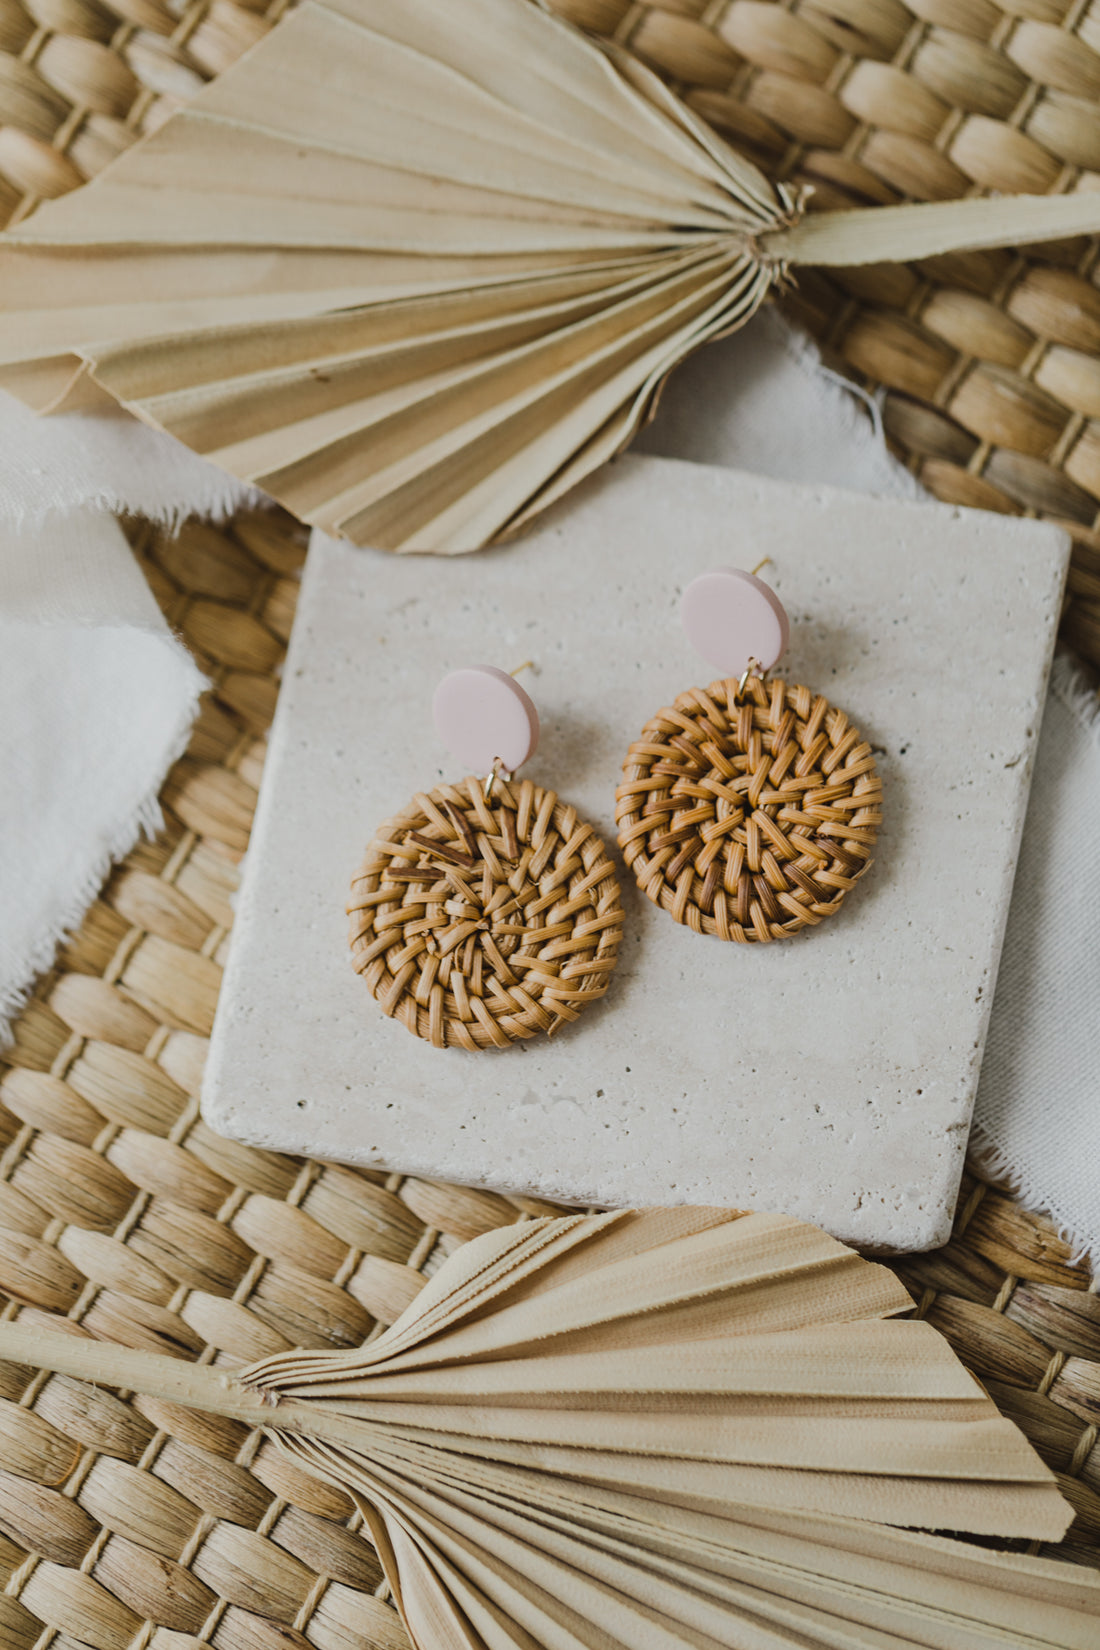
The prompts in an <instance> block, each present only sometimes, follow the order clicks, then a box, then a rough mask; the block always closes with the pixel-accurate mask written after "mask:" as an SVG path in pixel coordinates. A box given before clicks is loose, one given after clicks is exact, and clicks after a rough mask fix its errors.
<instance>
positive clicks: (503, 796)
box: [348, 777, 623, 1049]
mask: <svg viewBox="0 0 1100 1650" xmlns="http://www.w3.org/2000/svg"><path fill="white" fill-rule="evenodd" d="M486 791H489V792H490V794H489V795H488V796H486ZM348 915H349V916H350V918H351V933H350V936H349V939H350V944H351V954H352V962H353V964H354V966H355V969H356V971H357V973H359V974H361V975H362V977H363V979H364V981H365V982H366V984H367V986H368V987H369V989H370V991H371V994H372V996H374V997H375V998H377V1000H378V1004H379V1007H380V1008H381V1009H382V1010H383V1012H384V1013H386V1014H390V1015H392V1016H393V1017H394V1018H395V1019H398V1020H400V1021H401V1022H402V1024H403V1025H405V1026H406V1027H407V1028H408V1030H409V1031H411V1032H414V1033H415V1035H416V1036H418V1037H424V1038H426V1039H427V1040H428V1041H429V1042H430V1043H432V1044H433V1045H434V1046H435V1047H436V1048H467V1049H479V1048H507V1047H508V1045H509V1044H510V1043H515V1042H519V1041H520V1040H521V1039H523V1038H525V1037H534V1036H536V1035H537V1034H538V1033H539V1032H545V1033H546V1035H547V1036H552V1035H553V1033H554V1032H555V1031H557V1030H558V1029H559V1028H560V1027H561V1026H563V1025H566V1024H568V1023H569V1022H570V1021H571V1020H575V1019H576V1018H577V1016H578V1014H580V1012H581V1010H582V1009H583V1008H584V1007H585V1006H586V1004H588V1003H591V1002H594V1001H595V1000H596V999H597V998H598V997H602V996H603V994H604V992H605V991H606V990H607V987H608V983H609V980H610V977H611V971H612V969H613V968H614V967H615V961H616V958H617V956H618V951H619V941H620V940H621V939H622V933H623V927H622V924H623V909H622V905H621V903H620V899H619V884H618V879H617V878H616V875H615V867H614V865H613V864H612V862H611V860H610V859H609V858H608V854H607V849H606V848H605V847H604V845H603V843H602V842H601V840H600V838H599V836H598V835H597V834H596V832H595V831H594V830H593V829H592V827H591V825H586V824H585V822H584V820H582V819H579V818H578V816H577V811H576V809H575V808H570V807H569V806H568V805H567V804H565V803H563V802H559V801H558V799H557V797H556V796H555V794H554V792H553V791H547V790H543V789H542V787H541V786H538V785H533V784H532V783H531V781H530V780H529V779H524V780H521V781H508V780H506V779H503V778H500V779H498V780H496V781H495V782H493V783H492V785H490V784H489V783H487V782H486V781H485V780H482V779H478V778H476V777H471V778H469V779H467V780H466V781H465V782H464V783H463V784H462V785H446V786H442V787H440V789H438V790H435V791H431V792H429V793H428V794H427V795H424V796H417V797H416V798H415V799H414V801H413V802H412V803H411V804H410V806H409V807H408V809H406V811H405V812H404V813H403V814H400V815H398V816H397V818H395V819H389V820H386V821H385V823H384V824H383V825H381V826H380V827H379V830H378V835H377V836H376V837H375V839H374V841H373V842H372V843H371V844H370V847H369V848H368V849H367V855H366V858H365V859H364V861H363V864H362V866H361V867H360V869H359V871H358V873H357V874H356V876H355V878H354V879H353V881H352V885H351V900H350V902H349V904H348Z"/></svg>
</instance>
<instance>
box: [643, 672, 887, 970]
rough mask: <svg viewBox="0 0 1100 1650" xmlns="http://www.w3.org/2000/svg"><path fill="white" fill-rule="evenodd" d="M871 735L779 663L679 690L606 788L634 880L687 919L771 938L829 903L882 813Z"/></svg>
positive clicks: (852, 877)
mask: <svg viewBox="0 0 1100 1650" xmlns="http://www.w3.org/2000/svg"><path fill="white" fill-rule="evenodd" d="M881 804H882V783H881V781H880V779H879V776H878V770H877V769H876V767H875V759H874V757H873V756H872V755H871V747H870V745H869V744H867V742H866V741H865V740H864V739H863V738H862V736H861V735H860V733H859V731H858V729H856V728H854V727H852V725H851V724H850V722H849V721H848V718H847V716H845V714H844V712H843V711H842V710H837V709H835V708H834V707H833V706H832V705H830V704H829V702H828V700H827V699H825V698H823V697H822V696H821V694H819V693H814V692H813V691H812V690H811V689H810V688H808V687H795V686H792V685H791V684H790V683H787V682H784V681H782V680H781V679H780V678H778V677H776V679H775V680H774V681H771V682H767V681H762V680H761V679H760V677H759V676H750V677H748V679H747V680H746V681H745V684H744V687H743V688H742V687H741V685H740V683H739V682H738V681H737V679H736V678H734V679H732V680H730V681H721V680H719V681H717V682H712V683H711V684H710V686H709V687H708V688H691V689H689V690H688V691H687V692H686V693H681V694H680V696H679V698H678V699H676V700H675V701H674V702H673V703H672V704H671V705H669V706H667V707H666V709H664V710H661V711H658V712H657V715H656V716H654V717H652V718H651V720H650V721H648V722H647V723H646V725H645V727H644V728H643V729H642V736H641V738H640V739H638V740H635V742H634V744H633V745H631V747H630V750H629V751H628V753H627V757H626V761H625V762H624V764H623V780H622V784H621V785H620V786H619V788H618V790H617V791H616V793H615V819H616V822H617V824H618V826H619V846H620V847H621V848H622V851H623V857H624V858H625V860H626V863H627V864H628V865H629V867H630V869H631V870H632V871H633V872H634V875H635V877H636V878H637V879H638V886H639V887H640V888H641V889H642V891H643V893H644V894H645V895H646V896H647V897H648V898H649V899H651V900H652V901H653V903H654V904H655V905H660V906H662V907H663V909H664V910H666V911H667V912H668V913H669V915H670V916H672V917H674V918H675V920H676V921H677V922H682V923H685V924H686V925H687V926H688V927H689V928H691V929H694V931H695V932H696V933H704V934H714V935H716V936H717V937H718V938H719V939H721V940H737V941H738V942H739V943H741V944H746V943H750V942H754V941H763V942H765V943H766V942H767V941H769V940H781V939H786V938H788V937H789V936H790V935H791V934H797V933H798V932H799V931H800V929H803V928H807V927H813V926H815V925H816V924H817V923H819V922H821V921H823V920H824V918H825V917H829V916H832V914H833V912H834V911H836V910H838V909H839V907H840V904H841V901H842V900H843V898H844V896H845V894H847V893H848V891H849V890H850V889H851V888H852V887H853V885H854V884H855V883H856V882H857V881H858V879H859V878H860V877H861V876H862V875H863V873H864V872H865V871H867V870H869V869H870V865H871V850H872V848H873V847H874V845H875V838H876V836H877V835H878V827H879V825H880V824H881V823H882V811H881Z"/></svg>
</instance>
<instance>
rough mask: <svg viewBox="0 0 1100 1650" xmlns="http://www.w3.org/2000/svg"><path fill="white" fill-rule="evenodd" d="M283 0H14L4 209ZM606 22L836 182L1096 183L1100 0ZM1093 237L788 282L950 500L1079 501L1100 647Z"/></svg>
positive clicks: (648, 8)
mask: <svg viewBox="0 0 1100 1650" xmlns="http://www.w3.org/2000/svg"><path fill="white" fill-rule="evenodd" d="M288 3H291V0H270V3H269V4H266V5H265V4H263V0H191V3H190V4H188V3H187V0H0V222H4V221H6V220H8V219H9V218H13V217H14V218H18V217H21V216H23V215H25V214H26V212H28V211H29V210H31V208H32V207H33V206H34V204H35V202H36V201H37V200H38V199H40V198H42V197H48V196H52V195H58V194H64V193H65V192H66V191H67V190H69V189H71V188H74V187H76V186H77V185H78V184H80V183H82V182H83V181H85V180H86V179H87V178H89V177H91V176H92V175H94V174H95V173H96V172H98V171H100V170H101V169H102V167H103V166H104V165H106V164H107V162H108V161H109V160H110V159H111V158H112V157H113V156H114V155H115V154H117V153H118V152H119V151H120V150H121V149H122V148H125V147H126V146H127V145H128V144H129V143H131V142H133V141H134V139H135V138H136V137H138V136H140V135H141V134H142V133H144V132H147V131H149V130H151V129H153V128H154V127H155V126H156V125H157V124H158V123H159V122H160V121H162V120H163V119H165V118H166V117H167V115H168V114H170V113H171V112H172V110H173V109H174V108H176V107H178V106H179V104H180V103H181V102H184V101H186V100H187V99H188V98H189V97H191V96H192V95H193V94H194V93H195V92H196V91H197V90H198V89H199V87H200V86H201V85H202V84H203V83H204V82H205V81H206V80H207V79H208V78H210V77H211V76H213V75H216V74H217V73H219V72H220V71H221V70H222V69H223V68H225V67H227V66H228V65H229V63H231V62H232V61H234V60H235V59H236V58H237V57H238V56H239V55H240V54H241V52H242V51H244V50H245V49H246V48H247V47H248V46H249V45H251V44H252V43H253V42H254V41H255V40H256V39H258V38H259V37H260V36H261V35H262V34H263V33H264V32H265V31H266V30H267V29H268V28H269V27H270V26H271V24H272V23H273V22H274V21H275V20H276V19H277V18H278V16H279V15H280V14H281V12H282V11H283V10H284V9H285V8H286V5H287V4H288ZM547 3H548V4H551V5H552V6H553V8H554V9H555V10H557V11H559V12H561V13H562V14H563V15H565V16H567V17H569V18H571V19H572V20H573V21H575V22H577V23H579V24H581V25H582V26H584V27H587V28H589V29H592V30H593V31H595V32H597V33H601V34H606V35H613V36H614V37H615V38H616V39H617V40H618V41H619V42H620V43H622V44H624V45H626V46H627V47H628V48H629V49H630V50H632V51H634V52H636V53H637V54H638V56H639V57H641V58H643V59H644V60H645V61H646V62H647V63H649V64H650V65H651V66H653V67H655V68H657V69H658V70H659V71H660V72H661V73H663V74H664V75H666V76H667V77H668V78H669V79H670V80H671V81H672V82H673V83H674V84H675V85H676V87H677V89H678V90H679V91H681V92H682V93H683V94H684V95H685V96H686V97H687V99H688V101H689V102H690V103H691V104H692V106H693V107H694V108H695V109H697V110H698V111H699V112H700V113H701V114H703V115H704V116H705V117H706V118H707V119H709V120H710V121H711V122H712V123H713V124H714V125H715V126H716V127H717V128H718V129H719V130H720V131H722V132H723V133H724V134H725V135H726V136H728V137H729V138H730V139H731V140H732V141H733V142H735V143H736V144H737V145H738V146H739V147H740V148H741V149H742V150H744V152H745V153H746V154H747V155H748V156H749V157H750V158H751V159H753V160H755V161H757V162H758V164H760V165H761V166H762V167H763V168H764V169H765V170H766V171H767V172H768V173H769V174H770V175H771V176H773V177H776V178H781V179H784V180H787V181H791V182H794V183H803V184H811V185H812V186H813V188H814V191H815V195H814V202H815V203H816V204H818V205H822V206H834V205H835V206H841V205H853V204H854V205H863V204H868V203H875V202H880V203H885V202H893V201H897V200H899V199H903V198H905V199H916V200H938V199H947V198H950V197H954V196H958V195H963V194H967V193H974V192H980V191H983V190H1006V191H1007V190H1030V191H1036V192H1044V191H1060V190H1066V189H1071V188H1074V187H1081V188H1096V187H1098V186H1100V122H1098V121H1097V119H1096V101H1097V96H1098V94H1100V0H830V3H828V4H826V3H825V0H657V3H651V0H547ZM1096 269H1097V244H1096V242H1094V241H1084V240H1079V241H1072V242H1062V243H1058V244H1054V245H1048V246H1045V247H1041V248H1037V249H1035V251H1034V252H1033V253H1032V252H1028V253H1026V254H1019V253H1014V252H1007V251H1005V252H982V253H976V254H971V255H967V256H961V255H953V256H950V257H943V258H936V259H930V260H927V261H926V262H924V263H922V264H920V265H914V266H902V265H890V266H879V267H875V268H868V269H859V270H852V271H847V272H842V273H839V274H836V275H833V276H832V277H830V278H829V279H826V278H825V277H823V276H819V275H817V274H815V273H807V274H805V275H803V276H801V277H800V284H799V287H798V290H797V291H795V292H793V293H792V294H790V295H789V296H788V298H787V300H786V302H787V304H788V306H789V308H790V309H791V310H792V312H793V313H794V314H795V315H796V316H798V317H799V318H800V319H802V320H803V321H804V322H805V323H806V324H807V325H808V326H809V327H810V329H811V331H813V332H814V333H815V334H816V336H817V337H818V338H819V339H821V340H822V341H823V343H824V345H825V346H826V348H827V350H828V351H829V353H830V354H831V355H833V356H835V357H836V358H837V359H838V361H839V362H840V363H841V364H842V365H843V366H844V367H845V369H846V370H848V371H849V372H851V373H854V374H856V375H857V376H859V377H861V378H862V379H863V380H864V381H865V382H866V383H867V384H869V385H870V386H872V387H874V386H879V387H882V388H883V389H884V390H885V391H886V399H885V406H884V418H885V424H886V428H887V431H888V433H889V435H890V436H891V438H892V440H893V441H894V442H895V443H896V444H897V445H898V447H899V449H900V450H901V451H902V452H903V453H904V454H905V455H906V456H907V457H908V459H909V460H910V462H911V464H912V467H913V468H914V470H915V471H916V472H917V473H918V474H919V476H920V478H921V479H922V481H923V482H924V483H925V484H926V485H927V486H928V487H929V488H930V490H931V491H932V492H933V493H935V494H937V495H938V496H939V497H941V498H944V499H947V500H949V501H951V502H956V503H962V504H972V505H978V506H981V507H983V508H987V509H993V510H1001V511H1007V512H1018V511H1021V510H1025V511H1032V512H1035V513H1037V514H1040V515H1043V516H1047V517H1050V518H1052V519H1055V520H1060V521H1064V522H1065V523H1066V524H1067V525H1068V526H1069V527H1070V528H1071V530H1072V531H1073V532H1074V535H1075V539H1076V543H1077V553H1076V556H1075V559H1074V564H1073V568H1072V571H1071V575H1070V596H1071V605H1070V611H1069V614H1068V617H1067V625H1066V636H1067V639H1068V640H1069V641H1071V643H1072V644H1073V645H1074V646H1075V647H1076V648H1077V650H1078V651H1079V652H1081V653H1083V654H1084V655H1085V656H1087V657H1088V658H1090V659H1091V660H1092V661H1093V662H1094V663H1096V664H1100V289H1098V287H1097V284H1096Z"/></svg>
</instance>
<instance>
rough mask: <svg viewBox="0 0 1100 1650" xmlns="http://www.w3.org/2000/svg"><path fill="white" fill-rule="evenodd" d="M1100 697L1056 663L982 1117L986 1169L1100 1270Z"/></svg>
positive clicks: (980, 1150) (980, 1142)
mask: <svg viewBox="0 0 1100 1650" xmlns="http://www.w3.org/2000/svg"><path fill="white" fill-rule="evenodd" d="M1098 821H1100V698H1098V697H1097V695H1096V693H1095V692H1094V691H1093V690H1092V689H1091V688H1090V687H1089V686H1088V684H1087V683H1086V682H1085V680H1084V677H1083V676H1082V674H1081V672H1080V670H1078V669H1077V668H1076V666H1075V665H1074V662H1073V661H1072V660H1071V659H1070V658H1068V657H1067V656H1066V655H1064V654H1063V655H1060V656H1059V657H1058V658H1057V659H1056V660H1055V662H1054V670H1053V673H1052V675H1051V679H1050V694H1049V696H1048V698H1047V706H1046V711H1045V713H1044V716H1043V731H1042V735H1041V737H1040V740H1039V749H1038V754H1037V756H1036V760H1035V775H1034V778H1033V780H1032V787H1031V801H1030V805H1029V807H1028V813H1027V821H1026V823H1025V826H1024V836H1023V843H1022V846H1021V848H1020V859H1019V864H1018V865H1017V868H1016V883H1015V887H1014V889H1013V895H1012V908H1011V911H1010V912H1009V918H1008V931H1007V933H1006V935H1005V943H1004V951H1003V954H1002V957H1001V971H1000V973H999V975H998V976H997V990H996V995H995V996H994V999H993V1012H992V1015H991V1017H990V1022H989V1037H988V1040H987V1042H986V1048H985V1060H984V1062H983V1064H982V1075H981V1083H980V1085H979V1088H978V1101H977V1106H976V1109H975V1114H974V1134H973V1143H974V1146H975V1148H976V1151H977V1155H978V1158H979V1161H982V1162H984V1163H985V1164H986V1165H987V1166H988V1167H989V1169H990V1170H991V1171H992V1172H993V1173H995V1174H997V1175H1004V1176H1007V1177H1008V1178H1009V1179H1010V1180H1011V1181H1012V1182H1013V1184H1014V1185H1015V1186H1017V1187H1018V1189H1019V1193H1020V1196H1021V1197H1022V1199H1023V1200H1024V1202H1025V1203H1027V1204H1029V1205H1030V1206H1031V1207H1032V1208H1038V1209H1046V1210H1049V1212H1050V1214H1051V1215H1052V1216H1053V1218H1054V1220H1055V1221H1056V1223H1057V1225H1058V1226H1059V1228H1060V1230H1061V1232H1062V1234H1063V1236H1064V1237H1066V1238H1067V1240H1068V1241H1069V1243H1070V1244H1071V1245H1072V1247H1073V1248H1074V1250H1075V1251H1076V1252H1077V1253H1079V1254H1087V1255H1088V1257H1089V1259H1090V1260H1091V1262H1092V1264H1093V1266H1094V1267H1100V946H1098V945H1097V943H1096V935H1097V930H1098V924H1100V870H1097V867H1096V863H1095V858H1094V856H1093V855H1092V852H1091V848H1092V844H1093V842H1094V841H1095V838H1096V830H1097V823H1098Z"/></svg>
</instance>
